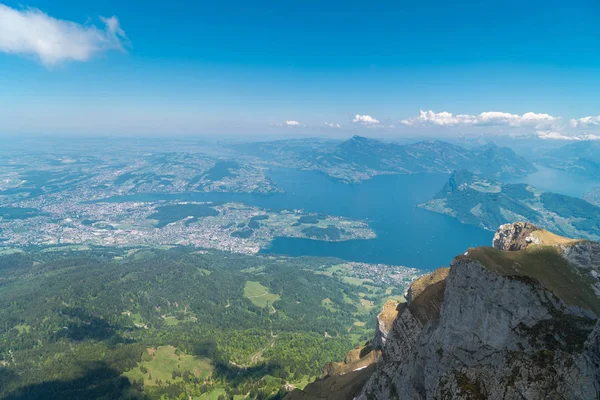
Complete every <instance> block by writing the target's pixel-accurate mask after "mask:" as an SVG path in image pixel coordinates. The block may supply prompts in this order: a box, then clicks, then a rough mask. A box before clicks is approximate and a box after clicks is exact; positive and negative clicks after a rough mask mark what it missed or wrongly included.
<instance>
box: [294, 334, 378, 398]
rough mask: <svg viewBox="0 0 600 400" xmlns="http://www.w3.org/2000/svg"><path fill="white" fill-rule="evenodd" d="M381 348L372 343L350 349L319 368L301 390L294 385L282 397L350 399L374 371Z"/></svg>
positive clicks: (358, 392) (358, 391) (357, 392)
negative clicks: (316, 377)
mask: <svg viewBox="0 0 600 400" xmlns="http://www.w3.org/2000/svg"><path fill="white" fill-rule="evenodd" d="M380 357H381V351H380V350H375V349H373V347H372V346H365V347H359V348H356V349H354V350H351V351H349V352H348V354H347V355H346V359H345V360H344V361H343V362H340V363H335V362H332V363H329V364H327V365H326V366H325V368H323V378H321V379H319V380H316V381H315V382H312V383H310V384H308V385H307V386H306V387H305V388H304V389H303V390H300V389H294V390H293V391H292V392H290V393H289V394H288V395H287V396H286V400H346V399H352V398H354V397H355V396H357V395H358V394H360V391H361V390H362V388H363V387H364V385H365V383H366V382H367V380H368V379H369V377H370V376H371V375H372V374H373V371H375V366H376V363H377V361H378V360H379V358H380Z"/></svg>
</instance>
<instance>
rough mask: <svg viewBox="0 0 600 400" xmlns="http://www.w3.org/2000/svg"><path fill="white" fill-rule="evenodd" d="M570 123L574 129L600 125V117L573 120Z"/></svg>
mask: <svg viewBox="0 0 600 400" xmlns="http://www.w3.org/2000/svg"><path fill="white" fill-rule="evenodd" d="M570 122H571V126H572V127H573V128H580V127H586V126H591V125H600V115H597V116H595V117H583V118H579V119H572V120H571V121H570Z"/></svg>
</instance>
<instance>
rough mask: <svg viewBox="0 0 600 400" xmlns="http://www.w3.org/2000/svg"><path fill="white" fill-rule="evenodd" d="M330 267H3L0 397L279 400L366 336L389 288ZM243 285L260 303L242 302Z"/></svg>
mask: <svg viewBox="0 0 600 400" xmlns="http://www.w3.org/2000/svg"><path fill="white" fill-rule="evenodd" d="M48 250H53V251H48ZM339 262H340V261H339V260H333V259H316V258H296V259H294V258H284V257H266V256H245V255H238V254H231V253H221V252H216V251H210V252H206V251H198V250H197V249H191V248H184V247H175V248H171V249H167V250H157V249H152V250H150V249H129V250H122V249H107V248H97V249H91V250H86V251H69V250H64V249H57V248H54V249H37V250H31V251H27V252H19V253H13V254H6V255H3V256H0V323H1V326H0V331H1V333H0V364H1V365H0V397H1V398H7V399H35V398H39V399H42V398H61V399H80V398H86V399H92V398H106V399H119V398H131V399H138V398H139V399H146V398H149V399H158V398H185V399H188V398H194V399H203V398H207V399H209V398H242V397H244V396H247V398H261V399H262V398H274V399H275V398H279V397H281V396H282V395H283V394H284V393H285V392H284V390H283V387H284V385H285V384H286V383H290V384H301V383H302V382H304V383H306V382H307V381H308V380H311V379H314V378H316V377H319V376H320V374H321V370H322V367H323V365H324V364H325V363H327V362H329V361H332V360H342V359H343V358H344V356H345V353H346V352H347V351H348V350H350V349H351V348H352V347H353V346H355V345H357V344H360V343H364V342H365V341H366V340H368V338H370V336H371V333H372V332H371V328H372V327H374V321H375V314H376V313H377V310H378V309H379V307H377V306H378V305H379V304H380V302H382V301H383V298H384V297H385V290H386V289H387V288H383V287H377V286H376V285H375V284H369V285H358V286H357V285H350V284H348V283H344V282H343V281H342V280H341V279H338V278H336V277H335V276H330V275H328V274H326V273H323V271H324V270H326V269H327V268H330V267H331V266H332V265H335V264H337V263H339ZM248 281H253V282H258V283H255V284H253V285H254V287H258V288H259V292H260V291H262V290H265V291H266V292H267V293H258V294H257V295H248V294H246V297H245V292H244V287H245V285H246V282H248ZM359 293H362V296H368V298H369V299H372V300H376V301H377V304H376V306H375V307H373V309H370V310H366V309H365V308H364V307H361V301H360V297H359ZM364 323H366V326H364V327H363V324H364ZM161 349H162V350H161ZM173 349H174V350H173ZM159 357H164V358H159ZM164 360H166V361H164ZM171 361H172V363H173V365H171V364H168V362H171ZM153 373H154V376H153V375H152V374H153ZM238 396H239V397H238Z"/></svg>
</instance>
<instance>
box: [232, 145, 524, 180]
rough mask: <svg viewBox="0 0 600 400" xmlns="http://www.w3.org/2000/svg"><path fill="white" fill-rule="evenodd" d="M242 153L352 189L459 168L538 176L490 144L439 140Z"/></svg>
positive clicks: (282, 147)
mask: <svg viewBox="0 0 600 400" xmlns="http://www.w3.org/2000/svg"><path fill="white" fill-rule="evenodd" d="M241 149H242V151H245V152H249V153H251V154H253V155H255V156H257V157H261V158H263V159H265V160H268V161H269V162H272V163H277V164H279V165H284V166H288V167H295V168H302V169H311V170H319V171H322V172H324V173H326V174H327V175H330V176H332V177H334V178H336V179H339V180H342V181H345V182H349V183H351V182H360V181H362V180H365V179H370V178H372V177H373V176H376V175H383V174H414V173H423V172H433V173H450V172H452V171H453V170H456V169H459V168H464V169H467V170H470V171H472V172H474V173H477V174H481V175H485V176H489V177H493V178H497V179H504V178H509V177H516V176H524V175H526V174H528V173H530V172H534V171H535V170H536V169H535V167H534V166H533V165H532V164H531V163H530V162H529V161H527V160H525V159H524V158H523V157H521V156H519V155H517V154H515V153H514V152H513V151H512V150H511V149H509V148H507V147H499V146H496V145H493V144H488V145H485V146H480V147H475V148H473V149H467V148H464V147H461V146H457V145H453V144H450V143H447V142H443V141H438V140H435V141H422V142H417V143H412V144H395V143H387V142H382V141H379V140H375V139H368V138H365V137H361V136H354V137H352V138H351V139H349V140H346V141H344V142H342V143H335V144H334V143H331V142H324V141H318V142H316V143H312V142H311V141H310V140H304V141H298V140H295V141H280V142H265V143H257V144H252V145H248V146H245V147H243V148H241Z"/></svg>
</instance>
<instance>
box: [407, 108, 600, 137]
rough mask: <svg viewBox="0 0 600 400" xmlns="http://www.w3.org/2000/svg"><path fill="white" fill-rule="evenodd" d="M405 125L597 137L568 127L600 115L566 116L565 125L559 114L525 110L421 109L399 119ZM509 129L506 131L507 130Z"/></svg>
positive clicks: (595, 121)
mask: <svg viewBox="0 0 600 400" xmlns="http://www.w3.org/2000/svg"><path fill="white" fill-rule="evenodd" d="M400 123H401V124H403V125H405V126H409V127H425V126H440V127H505V128H524V129H530V130H531V129H533V130H535V134H536V135H537V136H538V137H539V138H541V139H554V140H598V139H600V135H595V134H593V133H590V132H578V131H575V132H573V131H569V130H568V128H569V127H571V128H587V127H593V126H600V115H599V116H589V117H583V118H579V119H571V120H569V124H568V125H567V124H566V123H565V121H564V120H563V118H562V117H555V116H552V115H549V114H544V113H534V112H526V113H524V114H522V115H519V114H511V113H507V112H499V111H487V112H482V113H480V114H477V115H471V114H457V115H454V114H452V113H450V112H447V111H442V112H434V111H431V110H429V111H424V110H421V111H420V112H419V115H418V116H416V117H411V118H406V119H403V120H402V121H400ZM510 133H511V132H509V134H510Z"/></svg>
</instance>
